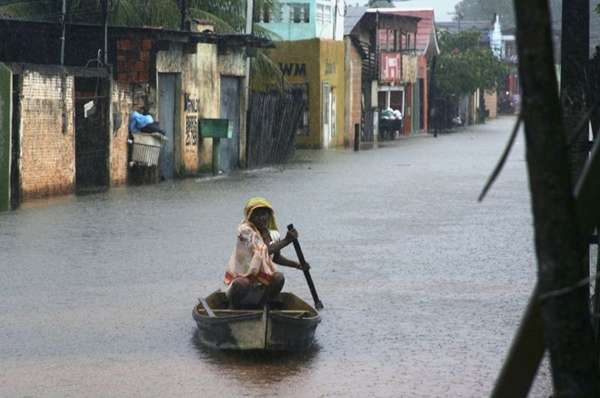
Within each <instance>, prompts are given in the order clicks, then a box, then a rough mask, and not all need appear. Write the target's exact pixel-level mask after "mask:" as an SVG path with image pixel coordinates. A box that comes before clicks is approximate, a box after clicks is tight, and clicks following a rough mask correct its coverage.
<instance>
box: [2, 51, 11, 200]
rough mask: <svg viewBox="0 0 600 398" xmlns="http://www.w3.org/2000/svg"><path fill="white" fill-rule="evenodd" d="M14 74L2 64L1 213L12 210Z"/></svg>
mask: <svg viewBox="0 0 600 398" xmlns="http://www.w3.org/2000/svg"><path fill="white" fill-rule="evenodd" d="M11 119H12V72H11V70H10V69H8V68H7V67H6V66H5V65H4V64H2V63H0V211H4V210H8V209H9V208H10V155H11V131H10V127H11V121H12V120H11Z"/></svg>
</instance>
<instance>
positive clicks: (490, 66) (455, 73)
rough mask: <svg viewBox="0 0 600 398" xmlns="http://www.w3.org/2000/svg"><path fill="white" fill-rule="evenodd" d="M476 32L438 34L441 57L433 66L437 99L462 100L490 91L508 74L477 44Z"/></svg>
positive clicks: (478, 35)
mask: <svg viewBox="0 0 600 398" xmlns="http://www.w3.org/2000/svg"><path fill="white" fill-rule="evenodd" d="M480 36H481V34H480V33H479V32H478V31H463V32H460V33H448V32H446V31H441V32H438V38H439V45H440V55H439V56H438V59H437V64H436V77H435V89H436V95H437V96H438V97H443V98H451V97H453V96H462V95H468V94H471V93H473V92H474V91H475V90H477V89H479V88H481V89H484V90H492V89H494V88H495V87H496V85H497V83H498V82H499V81H500V80H501V79H502V78H503V76H504V75H505V74H506V73H507V67H506V65H505V64H503V63H502V62H501V61H500V60H499V59H497V58H496V57H495V56H494V55H493V53H492V51H491V49H490V48H489V47H482V46H481V44H480Z"/></svg>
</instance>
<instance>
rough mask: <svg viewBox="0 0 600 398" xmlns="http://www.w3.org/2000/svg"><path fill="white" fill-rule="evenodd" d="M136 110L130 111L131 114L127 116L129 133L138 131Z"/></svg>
mask: <svg viewBox="0 0 600 398" xmlns="http://www.w3.org/2000/svg"><path fill="white" fill-rule="evenodd" d="M136 116H137V112H135V111H134V112H133V113H131V115H130V116H129V132H130V133H136V132H137V131H138V129H137V118H136Z"/></svg>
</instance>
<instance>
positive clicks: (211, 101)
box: [194, 44, 221, 171]
mask: <svg viewBox="0 0 600 398" xmlns="http://www.w3.org/2000/svg"><path fill="white" fill-rule="evenodd" d="M217 61H218V57H217V46H215V45H212V44H198V52H197V53H196V57H195V63H194V72H195V74H196V75H197V76H199V77H201V78H200V79H199V80H198V92H197V95H198V117H199V118H200V119H202V118H218V117H219V116H220V111H221V79H220V75H219V66H218V62H217ZM198 157H199V169H200V171H210V170H212V138H202V137H200V138H199V146H198Z"/></svg>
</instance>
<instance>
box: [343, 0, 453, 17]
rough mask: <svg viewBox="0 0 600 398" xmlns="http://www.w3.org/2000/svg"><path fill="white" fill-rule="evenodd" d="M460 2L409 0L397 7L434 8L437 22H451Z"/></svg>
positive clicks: (351, 2) (348, 2) (449, 0)
mask: <svg viewBox="0 0 600 398" xmlns="http://www.w3.org/2000/svg"><path fill="white" fill-rule="evenodd" d="M459 1H460V0H409V1H402V2H397V3H396V5H397V6H398V7H402V6H404V5H405V6H409V7H425V8H433V9H434V10H435V20H436V21H450V20H452V18H453V15H451V14H449V13H450V12H453V11H454V6H455V5H456V3H458V2H459ZM356 3H358V1H356V0H346V4H356ZM360 3H362V4H366V3H367V2H366V1H361V2H360Z"/></svg>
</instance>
